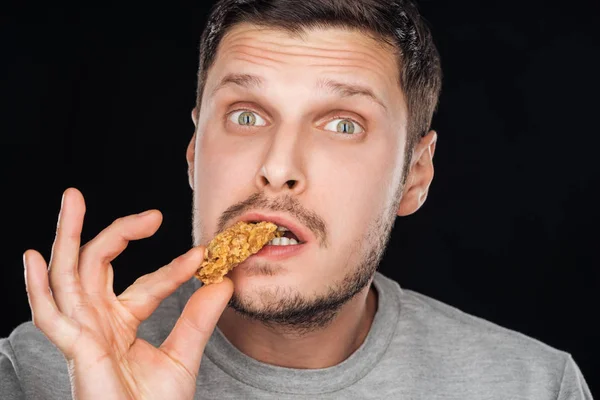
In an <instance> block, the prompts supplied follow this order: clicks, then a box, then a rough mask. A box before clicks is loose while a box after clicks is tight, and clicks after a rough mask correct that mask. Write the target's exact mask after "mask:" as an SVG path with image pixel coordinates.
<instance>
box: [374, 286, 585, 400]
mask: <svg viewBox="0 0 600 400" xmlns="http://www.w3.org/2000/svg"><path fill="white" fill-rule="evenodd" d="M385 281H386V286H385V287H386V291H387V289H388V288H389V289H392V288H393V290H391V291H389V292H394V293H395V294H396V295H397V298H398V303H397V304H398V308H399V310H398V313H399V319H398V325H397V327H396V333H395V336H394V341H393V347H394V349H393V350H392V351H393V353H394V355H393V358H394V359H396V360H398V359H401V360H402V363H403V365H404V364H405V363H408V364H410V365H411V366H412V367H415V366H417V367H416V368H418V369H420V368H421V367H426V368H423V369H420V370H421V371H423V374H424V376H423V377H424V378H425V379H426V380H436V381H438V382H440V384H441V386H442V387H444V388H445V389H447V390H452V389H453V388H454V385H457V384H460V385H462V387H463V388H464V387H470V388H472V389H473V390H475V389H476V390H478V391H479V390H482V391H484V392H485V391H486V390H493V391H494V392H497V393H501V392H502V393H505V394H509V396H508V398H514V397H510V396H513V395H514V396H517V395H518V394H519V393H520V394H522V393H535V394H536V395H535V396H534V397H535V398H556V396H557V395H558V393H559V392H561V390H562V389H561V387H562V388H563V389H564V387H565V385H569V384H570V383H569V382H565V380H567V381H569V380H571V381H573V382H571V383H573V384H575V383H577V382H575V380H577V379H579V380H580V381H581V382H585V381H584V380H583V378H582V377H581V373H580V371H579V369H578V367H577V365H576V364H575V362H574V361H573V359H572V357H571V355H570V354H569V353H567V352H565V351H562V350H559V349H556V348H554V347H552V346H549V345H548V344H546V343H543V342H542V341H540V340H538V339H535V338H533V337H530V336H527V335H524V334H522V333H520V332H517V331H515V330H511V329H508V328H505V327H502V326H500V325H498V324H495V323H493V322H491V321H488V320H485V319H483V318H480V317H477V316H474V315H471V314H468V313H466V312H463V311H462V310H460V309H458V308H456V307H453V306H451V305H448V304H445V303H443V302H441V301H439V300H436V299H433V298H431V297H429V296H426V295H423V294H421V293H418V292H416V291H413V290H409V289H405V288H401V287H400V286H399V285H398V284H397V283H396V282H395V281H393V280H391V279H389V278H385ZM571 378H572V379H571ZM579 386H580V387H584V386H585V384H584V383H582V384H581V385H579ZM482 393H483V392H482ZM517 397H518V396H517Z"/></svg>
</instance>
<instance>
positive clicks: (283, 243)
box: [269, 237, 298, 246]
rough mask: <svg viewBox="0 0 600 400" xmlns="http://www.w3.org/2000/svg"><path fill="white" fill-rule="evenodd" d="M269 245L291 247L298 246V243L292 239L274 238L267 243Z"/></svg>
mask: <svg viewBox="0 0 600 400" xmlns="http://www.w3.org/2000/svg"><path fill="white" fill-rule="evenodd" d="M269 244H270V245H271V246H289V245H292V244H298V241H297V240H296V239H294V238H291V239H290V238H286V237H280V238H279V237H276V238H273V239H272V240H271V241H270V242H269Z"/></svg>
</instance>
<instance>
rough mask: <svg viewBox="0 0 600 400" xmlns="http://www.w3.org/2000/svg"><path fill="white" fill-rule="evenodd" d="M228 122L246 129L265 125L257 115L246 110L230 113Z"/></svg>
mask: <svg viewBox="0 0 600 400" xmlns="http://www.w3.org/2000/svg"><path fill="white" fill-rule="evenodd" d="M229 120H230V121H231V122H233V123H234V124H238V125H242V126H248V127H251V126H264V125H266V122H265V121H264V120H263V119H262V118H261V117H260V116H259V115H258V114H256V113H255V112H253V111H248V110H240V111H235V112H233V113H231V115H230V116H229Z"/></svg>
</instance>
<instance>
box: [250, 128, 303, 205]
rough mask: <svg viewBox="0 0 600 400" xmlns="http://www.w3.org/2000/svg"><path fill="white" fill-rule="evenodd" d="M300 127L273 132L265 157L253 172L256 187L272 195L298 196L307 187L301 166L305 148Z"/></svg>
mask: <svg viewBox="0 0 600 400" xmlns="http://www.w3.org/2000/svg"><path fill="white" fill-rule="evenodd" d="M300 139H301V132H300V130H299V129H290V128H289V127H288V128H284V127H283V126H282V127H281V128H280V129H279V130H278V131H276V132H274V133H273V136H272V139H271V141H270V142H269V149H268V150H267V152H266V154H265V157H264V160H263V162H262V164H261V167H260V169H259V171H258V172H257V174H256V186H257V187H258V189H259V190H260V191H263V192H265V193H267V194H271V195H273V196H277V195H281V194H292V195H299V194H300V193H302V192H303V191H304V190H305V189H306V185H307V182H306V176H305V173H304V168H303V164H304V163H303V160H304V155H305V149H303V148H302V147H301V142H302V141H301V140H300Z"/></svg>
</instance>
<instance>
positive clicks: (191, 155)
mask: <svg viewBox="0 0 600 400" xmlns="http://www.w3.org/2000/svg"><path fill="white" fill-rule="evenodd" d="M192 121H194V127H195V128H196V129H197V128H198V108H197V107H194V109H193V110H192ZM196 129H194V134H193V135H192V138H191V139H190V143H189V144H188V147H187V150H186V152H185V158H186V160H187V164H188V181H189V183H190V187H191V188H192V190H194V160H195V156H196Z"/></svg>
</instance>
